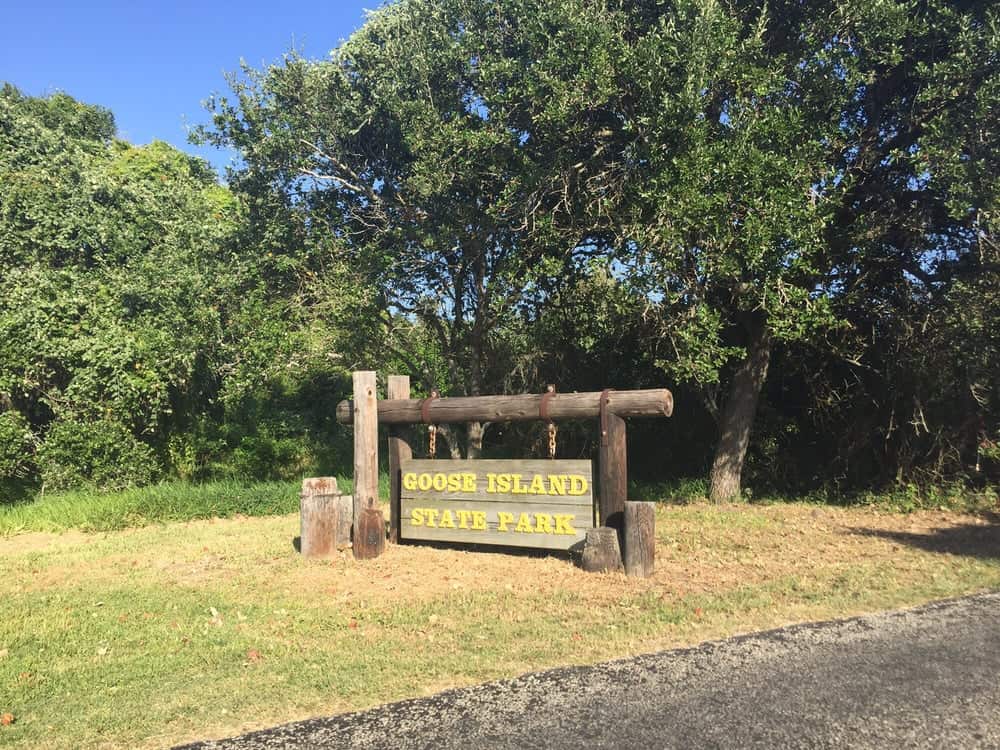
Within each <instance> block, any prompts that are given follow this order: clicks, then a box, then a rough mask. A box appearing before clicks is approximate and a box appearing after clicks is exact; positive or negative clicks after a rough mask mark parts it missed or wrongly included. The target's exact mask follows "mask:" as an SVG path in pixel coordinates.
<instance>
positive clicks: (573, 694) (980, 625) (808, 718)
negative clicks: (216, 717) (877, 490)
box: [185, 592, 1000, 750]
mask: <svg viewBox="0 0 1000 750" xmlns="http://www.w3.org/2000/svg"><path fill="white" fill-rule="evenodd" d="M998 675H1000V592H998V593H987V594H981V595H977V596H971V597H964V598H961V599H953V600H948V601H944V602H937V603H933V604H929V605H925V606H922V607H918V608H915V609H908V610H902V611H898V612H890V613H885V614H879V615H872V616H866V617H857V618H852V619H848V620H838V621H830V622H823V623H814V624H807V625H797V626H792V627H788V628H781V629H778V630H771V631H767V632H763V633H756V634H752V635H746V636H739V637H736V638H730V639H727V640H723V641H716V642H710V643H705V644H703V645H701V646H698V647H695V648H688V649H677V650H671V651H664V652H661V653H656V654H649V655H645V656H640V657H637V658H633V659H623V660H617V661H612V662H607V663H604V664H599V665H596V666H592V667H575V668H566V669H554V670H549V671H545V672H539V673H535V674H528V675H524V676H522V677H519V678H517V679H514V680H505V681H499V682H494V683H489V684H485V685H479V686H476V687H473V688H466V689H460V690H451V691H447V692H444V693H441V694H439V695H436V696H433V697H430V698H424V699H416V700H409V701H403V702H400V703H395V704H390V705H387V706H382V707H379V708H375V709H372V710H369V711H363V712H358V713H352V714H344V715H340V716H334V717H331V718H327V719H313V720H310V721H305V722H298V723H295V724H289V725H285V726H282V727H277V728H275V729H270V730H265V731H261V732H255V733H252V734H249V735H245V736H243V737H238V738H232V739H227V740H219V741H211V742H204V743H196V744H193V745H187V746H185V748H186V750H194V749H195V748H199V749H202V750H216V749H217V750H223V749H225V750H237V749H240V750H264V749H265V748H267V749H273V748H382V747H394V748H468V747H478V748H545V749H546V750H561V749H562V748H567V749H568V748H579V747H581V746H583V747H588V748H634V747H659V748H687V747H703V748H704V747H716V748H772V747H794V748H833V747H836V748H872V747H876V748H880V747H885V748H890V747H907V748H924V747H927V748H929V747H963V748H979V747H981V748H995V747H1000V678H998Z"/></svg>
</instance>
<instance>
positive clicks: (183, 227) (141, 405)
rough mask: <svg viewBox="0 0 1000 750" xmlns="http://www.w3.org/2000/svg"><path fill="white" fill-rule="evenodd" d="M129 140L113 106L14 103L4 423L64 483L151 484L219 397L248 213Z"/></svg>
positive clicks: (20, 99) (2, 164)
mask: <svg viewBox="0 0 1000 750" xmlns="http://www.w3.org/2000/svg"><path fill="white" fill-rule="evenodd" d="M113 136H114V121H113V118H112V117H111V115H110V113H108V112H107V111H106V110H104V109H102V108H100V107H92V106H89V105H85V104H82V103H79V102H77V101H75V100H74V99H72V98H71V97H69V96H67V95H65V94H56V95H53V96H51V97H48V98H42V99H39V98H33V97H27V96H24V95H22V94H21V93H20V92H19V91H18V90H17V89H15V88H14V87H13V86H10V85H5V86H4V88H3V89H2V91H0V269H2V274H0V362H2V363H3V366H2V369H0V412H3V413H4V414H15V415H20V416H19V417H8V419H14V420H18V419H20V420H23V422H19V423H23V424H27V425H29V426H30V430H31V434H32V436H33V437H32V440H31V441H30V442H29V443H28V445H29V446H33V445H36V444H37V445H38V446H39V448H38V456H37V458H38V460H37V462H36V464H37V468H38V469H40V470H41V473H42V477H43V479H46V480H48V481H49V483H50V485H66V484H70V483H73V482H76V481H80V480H91V481H94V482H95V483H97V484H101V485H108V486H110V485H116V486H120V485H122V484H128V483H130V482H143V481H148V479H150V478H151V477H152V476H154V475H155V474H156V473H158V472H159V471H160V470H161V468H162V461H159V460H156V459H154V458H153V451H154V450H160V451H162V450H163V449H164V446H165V443H166V438H167V435H168V434H169V433H170V432H171V430H174V429H178V428H180V427H182V426H185V423H186V422H187V421H189V420H190V418H191V414H192V410H193V409H195V408H196V407H195V406H194V405H195V404H198V405H201V406H202V407H203V406H204V404H205V402H206V400H207V399H209V398H211V397H212V396H213V395H214V394H215V393H216V392H217V391H218V387H219V385H218V380H219V368H220V360H221V359H222V355H223V353H224V352H223V347H222V344H221V342H223V340H224V334H223V329H222V322H223V321H222V314H221V313H220V310H219V303H220V298H223V297H224V294H225V291H224V276H223V274H222V273H221V270H222V268H223V261H224V255H225V253H224V249H225V241H226V238H227V237H228V236H229V234H230V233H231V232H232V229H233V226H234V224H235V222H236V220H237V217H238V215H237V207H236V205H235V203H234V201H233V200H232V198H231V197H230V195H229V193H228V191H226V189H225V188H222V187H220V186H218V185H217V184H216V183H215V180H214V175H213V174H212V172H211V170H210V169H209V168H208V167H207V166H205V165H204V163H203V162H201V161H199V160H196V159H193V158H192V157H189V156H186V155H184V154H182V153H180V152H178V151H177V150H175V149H173V148H172V147H170V146H168V145H166V144H164V143H158V142H154V143H152V144H150V145H148V146H145V147H135V146H131V145H129V144H126V143H124V142H122V141H119V140H116V139H115V138H114V137H113ZM91 439H92V441H93V444H92V449H91V450H86V451H85V450H82V449H81V448H80V445H81V441H82V442H86V441H87V440H91ZM60 442H61V443H62V444H60ZM74 456H75V457H76V458H74ZM130 462H131V463H130ZM112 465H113V466H112ZM129 466H131V470H130V469H129V468H128V467H129ZM20 471H22V472H23V471H24V469H23V467H22V468H21V469H20Z"/></svg>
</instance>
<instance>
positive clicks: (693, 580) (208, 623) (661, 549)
mask: <svg viewBox="0 0 1000 750" xmlns="http://www.w3.org/2000/svg"><path fill="white" fill-rule="evenodd" d="M297 531H298V518H297V516H296V515H294V514H292V515H287V516H281V517H269V518H256V519H246V518H243V519H232V520H221V521H218V520H207V521H196V522H191V523H171V524H163V525H154V526H148V527H144V528H139V529H131V530H125V531H115V532H109V533H80V532H68V533H64V534H60V535H49V534H32V533H29V534H17V535H13V536H8V537H7V538H5V539H0V580H2V581H3V591H4V596H3V597H2V598H0V713H3V712H6V711H9V712H11V713H13V714H14V715H15V716H16V718H17V720H16V722H15V723H14V724H13V725H12V726H9V727H0V744H2V745H3V746H4V747H12V748H16V747H32V748H38V747H42V748H44V747H69V746H73V747H84V748H88V747H105V746H107V747H126V746H129V747H131V746H149V747H162V746H167V745H170V744H172V743H176V742H180V741H183V740H187V739H194V738H198V737H202V738H204V737H212V736H222V735H228V734H232V733H236V732H238V731H241V730H244V729H248V728H252V727H258V726H262V725H267V724H270V723H277V722H282V721H289V720H292V719H296V718H304V717H308V716H311V715H316V714H323V713H330V712H336V711H342V710H349V709H355V708H361V707H365V706H369V705H372V704H375V703H379V702H384V701H389V700H394V699H398V698H403V697H408V696H414V695H421V694H425V693H428V692H431V691H434V690H437V689H441V688H445V687H449V686H453V685H463V684H469V683H474V682H479V681H483V680H488V679H492V678H496V677H501V676H509V675H515V674H518V673H522V672H524V671H527V670H530V669H537V668H541V667H546V666H552V665H557V664H572V663H587V662H593V661H596V660H600V659H605V658H610V657H615V656H622V655H626V654H632V653H637V652H642V651H648V650H653V649H657V648H662V647H666V646H673V645H680V644H690V643H696V642H699V641H702V640H704V639H706V638H714V637H720V636H724V635H728V634H732V633H737V632H746V631H749V630H755V629H760V628H766V627H773V626H777V625H781V624H785V623H788V622H796V621H803V620H812V619H823V618H828V617H832V616H846V615H850V614H854V613H859V612H866V611H873V610H877V609H884V608H889V607H895V606H903V605H908V604H916V603H920V602H924V601H927V600H930V599H935V598H942V597H947V596H954V595H959V594H964V593H968V592H972V591H978V590H982V589H988V588H998V587H1000V518H998V517H997V516H996V515H995V514H994V515H980V516H970V515H959V514H953V513H944V512H934V513H930V512H921V513H916V514H911V515H908V516H899V515H892V514H885V513H881V512H879V511H877V510H874V509H834V508H820V507H817V506H810V505H782V506H736V507H728V508H716V507H711V506H706V505H700V504H696V505H692V506H688V507H665V506H664V507H660V508H658V517H657V533H658V545H657V572H656V575H655V576H654V577H653V578H652V579H648V580H635V579H626V578H624V577H621V576H616V575H609V576H594V575H587V574H584V573H582V572H581V571H579V570H577V569H576V568H574V567H573V566H572V565H571V564H570V563H569V562H567V561H565V560H562V559H559V558H536V557H519V556H511V555H497V554H473V553H469V552H463V551H459V550H442V549H430V548H425V547H416V546H406V547H390V548H389V551H388V553H387V554H386V555H385V556H384V557H382V558H380V559H379V560H376V561H370V562H368V563H357V562H355V561H354V560H353V559H352V558H351V557H350V556H349V555H347V556H345V557H339V558H336V559H334V560H332V561H307V560H303V559H301V558H299V557H298V556H297V555H296V554H295V553H294V550H293V547H292V539H293V537H294V536H295V535H296V534H297Z"/></svg>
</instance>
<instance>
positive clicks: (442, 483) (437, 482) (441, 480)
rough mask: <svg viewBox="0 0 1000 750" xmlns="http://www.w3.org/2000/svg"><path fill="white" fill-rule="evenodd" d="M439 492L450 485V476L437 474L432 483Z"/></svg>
mask: <svg viewBox="0 0 1000 750" xmlns="http://www.w3.org/2000/svg"><path fill="white" fill-rule="evenodd" d="M431 486H432V487H433V488H434V489H435V490H436V491H437V492H443V491H444V488H445V487H447V486H448V477H447V476H445V475H444V474H435V475H434V480H433V483H432V485H431Z"/></svg>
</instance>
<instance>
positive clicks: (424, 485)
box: [417, 474, 431, 492]
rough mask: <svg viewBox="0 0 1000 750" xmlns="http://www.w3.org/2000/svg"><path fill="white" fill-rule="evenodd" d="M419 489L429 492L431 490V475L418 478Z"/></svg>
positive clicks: (422, 475) (421, 475)
mask: <svg viewBox="0 0 1000 750" xmlns="http://www.w3.org/2000/svg"><path fill="white" fill-rule="evenodd" d="M417 488H418V489H420V490H422V491H424V492H427V490H429V489H430V488H431V475H430V474H420V475H419V476H418V477H417Z"/></svg>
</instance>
